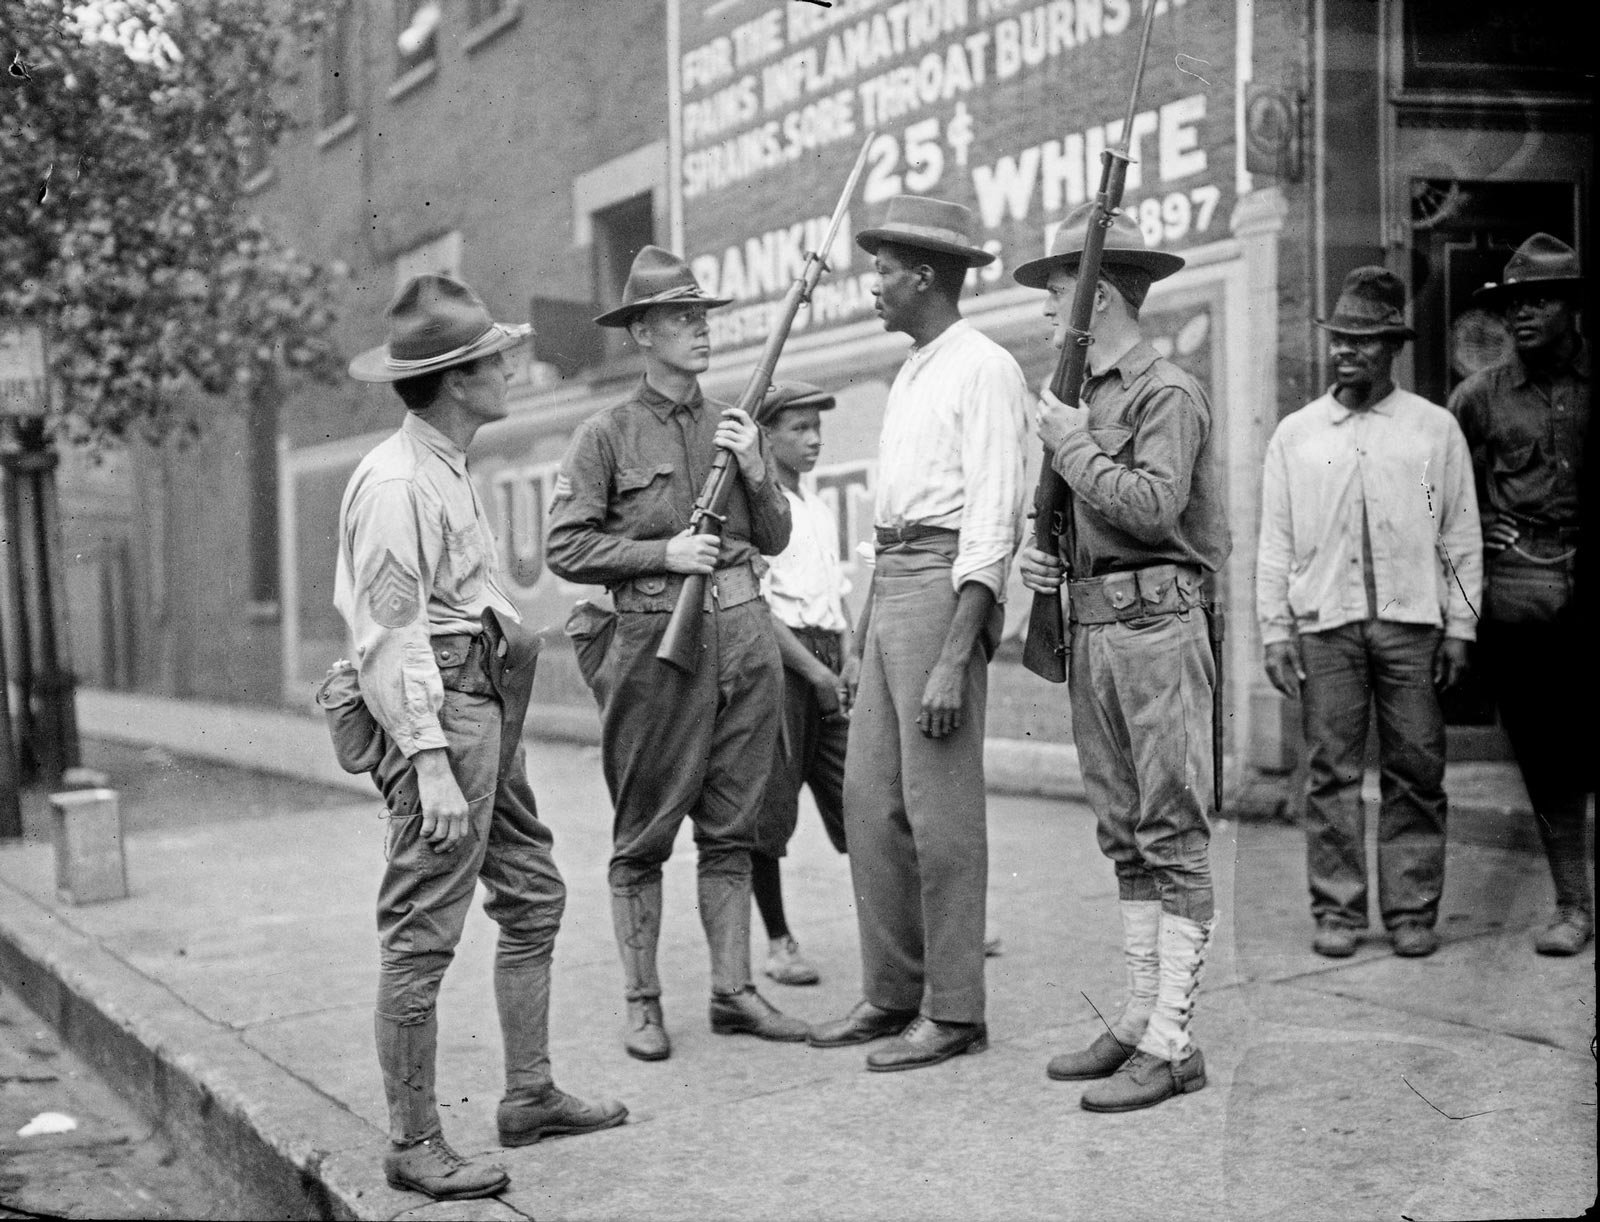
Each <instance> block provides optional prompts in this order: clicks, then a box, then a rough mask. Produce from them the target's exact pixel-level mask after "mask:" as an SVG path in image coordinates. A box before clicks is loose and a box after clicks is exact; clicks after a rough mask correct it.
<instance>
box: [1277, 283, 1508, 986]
mask: <svg viewBox="0 0 1600 1222" xmlns="http://www.w3.org/2000/svg"><path fill="white" fill-rule="evenodd" d="M1405 301H1406V294H1405V286H1404V285H1402V284H1401V283H1400V280H1399V278H1398V277H1397V276H1395V275H1394V273H1392V272H1390V271H1387V270H1385V269H1384V268H1382V267H1358V268H1356V269H1355V270H1354V271H1352V272H1351V273H1350V274H1349V275H1348V276H1347V277H1346V278H1345V282H1344V288H1343V289H1342V291H1341V292H1340V294H1339V300H1338V302H1337V303H1336V304H1335V305H1334V309H1333V314H1332V316H1331V317H1329V318H1328V319H1326V320H1325V321H1319V322H1318V323H1317V325H1318V326H1319V327H1321V328H1322V329H1323V330H1324V331H1327V332H1328V358H1329V361H1330V363H1331V364H1332V367H1333V379H1334V381H1333V386H1332V388H1331V389H1330V390H1329V391H1328V393H1327V394H1325V395H1323V396H1322V397H1321V398H1320V399H1317V400H1315V401H1314V402H1312V403H1310V404H1308V405H1306V406H1305V407H1302V408H1301V409H1300V410H1299V411H1296V412H1293V413H1291V414H1290V415H1289V416H1287V417H1285V418H1284V419H1283V421H1282V422H1281V423H1280V424H1279V425H1278V427H1277V429H1276V430H1275V431H1274V433H1273V435H1272V440H1271V442H1270V443H1269V444H1268V446H1267V457H1266V470H1265V472H1264V474H1263V478H1262V486H1261V537H1260V543H1259V547H1258V550H1257V555H1256V616H1257V619H1258V621H1259V623H1260V626H1261V640H1262V644H1263V646H1264V647H1265V651H1266V659H1265V660H1266V669H1267V677H1268V678H1269V679H1270V680H1271V681H1272V685H1273V686H1274V687H1275V688H1277V689H1278V690H1279V691H1280V692H1282V693H1283V694H1284V695H1285V696H1289V697H1291V698H1294V697H1298V698H1299V699H1300V701H1301V716H1302V719H1303V724H1304V728H1305V740H1306V750H1307V752H1308V754H1309V765H1310V776H1309V780H1308V790H1307V794H1306V816H1305V827H1306V875H1307V879H1308V881H1309V883H1310V888H1311V914H1312V916H1313V917H1314V918H1315V919H1316V923H1317V933H1316V937H1315V940H1314V941H1313V942H1312V949H1314V950H1315V951H1316V952H1317V953H1318V954H1319V955H1326V956H1328V957H1330V958H1344V957H1346V956H1349V955H1352V954H1354V953H1355V950H1356V941H1357V930H1360V929H1364V928H1366V925H1367V847H1366V834H1365V833H1366V817H1365V811H1364V809H1363V803H1362V799H1361V777H1362V772H1363V760H1364V756H1365V753H1366V744H1367V725H1368V718H1369V716H1370V709H1371V708H1372V707H1373V706H1376V709H1377V719H1378V748H1379V769H1380V777H1381V792H1382V796H1381V800H1380V803H1379V806H1378V911H1379V913H1380V915H1381V917H1382V919H1383V924H1384V927H1385V928H1386V929H1388V930H1389V933H1390V936H1391V937H1392V938H1393V941H1394V951H1395V954H1397V955H1404V956H1410V957H1416V956H1421V955H1431V954H1432V953H1433V952H1434V951H1435V950H1436V949H1437V948H1438V945H1439V937H1438V935H1437V934H1436V933H1435V932H1434V925H1435V922H1436V921H1437V920H1438V916H1439V896H1440V893H1441V892H1442V890H1443V888H1444V860H1445V815H1446V808H1447V803H1446V799H1445V791H1444V763H1445V731H1444V713H1443V711H1442V710H1441V708H1440V706H1439V690H1440V689H1442V688H1445V687H1448V686H1450V685H1451V684H1453V683H1455V682H1456V681H1457V680H1458V679H1459V677H1460V676H1461V675H1462V674H1463V673H1464V672H1465V670H1466V665H1467V643H1468V642H1469V641H1471V640H1472V639H1473V637H1474V636H1475V635H1476V614H1475V611H1474V608H1475V607H1476V606H1477V603H1478V588H1479V585H1480V580H1481V573H1482V561H1481V556H1480V539H1479V535H1478V507H1477V498H1476V497H1475V496H1474V495H1473V490H1472V463H1471V459H1470V458H1469V456H1468V454H1467V445H1466V442H1465V440H1464V439H1463V438H1462V436H1461V430H1460V429H1459V428H1458V427H1457V426H1456V422H1455V421H1454V420H1453V419H1452V418H1451V416H1450V413H1449V412H1447V411H1445V410H1444V408H1442V407H1439V406H1437V405H1435V404H1433V403H1429V402H1428V401H1427V400H1426V399H1423V398H1421V397H1420V396H1418V395H1414V394H1411V393H1410V392H1408V391H1404V390H1401V389H1399V388H1398V387H1397V386H1396V385H1395V384H1394V379H1393V377H1392V375H1391V367H1392V365H1393V364H1394V359H1395V357H1396V356H1397V355H1398V354H1399V352H1400V348H1401V345H1402V344H1404V343H1405V342H1406V341H1407V340H1409V339H1413V338H1415V333H1414V332H1413V331H1412V330H1411V328H1410V327H1408V326H1407V325H1406V321H1405Z"/></svg>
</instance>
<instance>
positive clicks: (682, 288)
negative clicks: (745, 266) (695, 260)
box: [595, 246, 733, 327]
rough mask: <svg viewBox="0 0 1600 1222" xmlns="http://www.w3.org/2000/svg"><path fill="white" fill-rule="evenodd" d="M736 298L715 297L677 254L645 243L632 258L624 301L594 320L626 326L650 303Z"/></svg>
mask: <svg viewBox="0 0 1600 1222" xmlns="http://www.w3.org/2000/svg"><path fill="white" fill-rule="evenodd" d="M732 300H733V298H731V297H713V296H711V295H710V294H709V293H707V292H705V291H704V290H703V289H701V287H700V282H699V281H698V280H696V279H695V278H694V272H693V271H692V270H690V267H689V265H688V264H687V263H685V262H684V261H683V260H682V259H680V258H678V256H677V255H675V254H673V253H672V252H671V251H670V250H663V249H662V248H661V247H659V246H646V247H644V248H643V249H641V250H640V251H639V253H638V254H636V255H635V256H634V257H633V266H632V267H631V268H630V269H629V270H628V283H627V284H625V285H624V286H623V288H622V304H621V305H619V306H617V307H616V308H615V309H612V310H607V311H606V312H605V313H604V314H601V315H600V316H599V317H598V318H596V319H595V322H597V323H599V324H600V325H601V326H602V327H626V326H627V325H628V324H629V323H630V322H632V321H633V320H634V319H635V318H637V317H639V315H641V314H643V313H644V312H645V311H646V310H648V309H649V308H650V307H651V306H657V305H673V304H676V303H678V302H686V303H688V304H691V305H703V306H705V307H706V308H708V309H709V308H711V307H712V306H725V305H727V304H728V303H729V302H730V301H732Z"/></svg>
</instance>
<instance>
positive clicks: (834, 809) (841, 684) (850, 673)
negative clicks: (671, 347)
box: [750, 382, 861, 984]
mask: <svg viewBox="0 0 1600 1222" xmlns="http://www.w3.org/2000/svg"><path fill="white" fill-rule="evenodd" d="M833 406H834V398H833V396H832V395H830V394H828V393H827V392H826V391H824V390H822V389H821V388H820V387H816V386H812V385H811V384H810V383H808V382H787V383H784V384H781V385H774V386H773V387H772V388H771V389H770V390H769V391H768V392H767V401H766V404H765V408H764V415H765V417H766V418H765V421H764V423H763V425H762V432H763V433H764V434H765V437H766V442H767V455H768V457H769V458H771V459H772V469H773V474H774V475H775V476H776V477H777V482H778V486H779V487H781V488H782V489H783V494H784V496H785V497H787V498H788V501H789V517H790V520H791V521H792V522H793V524H794V529H793V532H792V533H791V534H790V536H789V546H788V547H786V548H784V549H783V551H782V552H780V553H779V554H778V555H776V556H774V557H772V560H771V562H770V566H769V568H768V570H767V572H766V575H765V576H763V577H762V579H761V594H762V596H763V597H764V598H765V599H766V600H767V605H768V606H769V607H770V608H771V609H772V635H773V637H774V638H776V640H777V642H778V652H779V653H780V654H781V655H782V656H783V688H784V690H783V721H782V723H781V726H780V731H779V741H778V758H777V760H776V761H774V763H773V766H772V778H771V779H770V780H769V781H768V782H767V793H766V799H765V802H764V804H763V809H762V816H761V819H760V820H759V822H758V826H757V840H758V844H757V845H756V847H755V848H753V849H752V850H751V851H750V889H751V892H752V894H753V895H754V896H755V901H756V908H757V910H758V911H759V912H760V913H761V920H762V923H763V924H764V925H765V926H766V929H767V944H768V951H767V963H766V973H767V975H768V976H770V977H772V979H774V980H776V981H777V982H778V983H780V984H816V983H817V981H818V980H820V979H821V975H820V973H818V971H817V969H816V967H815V966H814V965H813V964H812V963H811V962H810V961H809V960H807V959H806V958H805V956H803V955H802V954H801V953H800V946H799V943H797V942H796V941H795V938H794V935H793V934H792V933H791V932H790V930H789V922H788V918H787V916H786V915H785V913H784V909H783V882H782V876H781V872H780V870H781V867H780V864H779V863H780V862H781V860H782V858H783V856H784V853H785V852H786V851H787V848H788V844H789V838H790V837H791V836H793V835H794V829H795V826H796V824H797V823H798V822H799V818H800V787H801V786H802V785H807V786H809V787H810V789H811V796H812V798H813V799H814V800H815V801H816V804H817V813H818V814H820V815H821V816H822V827H823V830H824V831H826V832H827V834H828V839H829V840H830V841H831V842H832V843H833V847H834V848H836V849H838V850H839V852H841V853H843V852H844V851H845V833H844V761H845V746H846V742H847V740H848V737H849V733H850V718H849V713H848V710H849V707H850V696H851V694H852V692H853V691H854V689H855V685H856V680H857V678H858V677H859V675H860V673H861V660H860V658H859V657H857V656H856V653H855V650H854V648H853V647H852V640H851V632H850V621H849V620H848V619H846V618H845V610H844V596H845V594H846V593H848V592H849V583H848V582H847V581H846V580H845V576H844V571H843V570H842V569H841V567H840V565H839V521H838V519H837V518H836V517H834V514H833V511H832V510H831V509H829V508H828V506H827V505H826V504H825V503H824V502H823V500H822V498H821V497H819V496H818V495H817V494H816V493H815V492H813V491H812V490H811V489H809V488H807V487H805V486H803V485H802V484H801V482H800V477H801V475H803V474H804V473H806V472H808V471H810V470H811V469H812V468H814V467H815V466H816V465H817V456H818V455H819V454H820V453H821V452H822V413H823V412H825V411H830V410H832V408H833Z"/></svg>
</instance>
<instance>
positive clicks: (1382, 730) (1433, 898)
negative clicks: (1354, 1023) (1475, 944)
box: [1300, 620, 1446, 929]
mask: <svg viewBox="0 0 1600 1222" xmlns="http://www.w3.org/2000/svg"><path fill="white" fill-rule="evenodd" d="M1442 635H1443V634H1442V632H1441V630H1440V629H1438V628H1431V627H1428V626H1427V625H1423V624H1392V623H1386V622H1384V621H1382V620H1365V621H1362V622H1361V623H1355V624H1345V625H1343V626H1342V627H1339V628H1333V629H1330V630H1328V631H1327V632H1313V633H1306V634H1304V635H1302V636H1301V638H1300V649H1301V658H1302V661H1303V664H1304V666H1305V671H1306V679H1305V683H1304V684H1303V685H1302V688H1301V712H1302V715H1303V720H1304V728H1305V738H1306V748H1307V752H1308V754H1309V760H1310V769H1311V776H1310V789H1309V791H1308V793H1307V797H1306V819H1305V823H1306V875H1307V880H1308V882H1309V884H1310V888H1311V913H1312V915H1313V916H1315V917H1317V918H1318V919H1319V920H1320V919H1323V918H1326V919H1328V920H1329V921H1332V922H1334V923H1337V924H1340V925H1347V926H1350V927H1352V928H1357V929H1364V928H1366V926H1367V923H1368V918H1367V848H1366V810H1365V807H1364V806H1363V803H1362V800H1361V777H1362V771H1363V763H1364V758H1365V752H1366V745H1367V728H1368V725H1369V724H1370V720H1369V719H1370V716H1371V712H1372V710H1373V709H1374V708H1375V709H1376V710H1377V715H1378V768H1379V777H1380V782H1379V792H1380V801H1379V806H1378V911H1379V913H1380V914H1381V915H1382V918H1383V924H1384V926H1385V928H1388V929H1393V928H1394V927H1395V926H1396V925H1398V924H1399V923H1401V922H1402V921H1420V922H1421V923H1422V924H1424V925H1428V926H1430V927H1431V926H1432V925H1433V924H1434V922H1435V921H1436V920H1437V919H1438V914H1439V895H1440V893H1441V892H1442V891H1443V889H1444V853H1445V813H1446V801H1445V792H1444V746H1445V740H1444V714H1443V712H1442V711H1441V709H1440V707H1439V695H1438V692H1437V691H1435V689H1434V685H1433V663H1434V655H1435V654H1436V653H1437V652H1438V649H1439V642H1440V639H1441V637H1442Z"/></svg>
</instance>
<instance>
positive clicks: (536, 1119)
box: [494, 943, 628, 1146]
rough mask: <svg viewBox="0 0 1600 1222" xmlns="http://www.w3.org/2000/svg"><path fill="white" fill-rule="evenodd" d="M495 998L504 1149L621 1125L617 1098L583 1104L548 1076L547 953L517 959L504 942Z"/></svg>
mask: <svg viewBox="0 0 1600 1222" xmlns="http://www.w3.org/2000/svg"><path fill="white" fill-rule="evenodd" d="M494 1000H495V1006H496V1007H497V1008H498V1010H499V1012H500V1035H501V1039H502V1041H503V1042H504V1044H505V1053H506V1093H505V1098H503V1099H502V1100H501V1101H500V1107H499V1109H498V1111H497V1113H496V1120H497V1121H498V1124H499V1130H500V1144H501V1145H502V1146H528V1145H532V1144H533V1143H534V1142H536V1141H538V1140H540V1139H541V1138H544V1137H559V1136H562V1135H564V1134H577V1133H593V1132H596V1131H598V1130H600V1129H609V1128H611V1127H612V1126H614V1125H619V1124H621V1123H622V1122H623V1121H624V1120H626V1119H627V1117H628V1109H627V1108H625V1107H623V1106H622V1104H620V1103H617V1102H616V1101H615V1100H611V1099H602V1100H598V1101H596V1102H593V1103H588V1102H585V1101H584V1100H582V1099H578V1098H576V1097H575V1096H573V1095H569V1094H567V1093H566V1092H565V1091H563V1090H560V1089H559V1088H557V1086H556V1084H555V1081H554V1079H553V1078H552V1077H551V1074H550V955H549V952H548V951H545V952H543V953H541V954H535V955H519V954H517V953H516V949H515V948H508V947H507V946H506V945H505V944H504V943H502V945H501V952H500V954H499V955H498V956H497V959H496V962H495V969H494Z"/></svg>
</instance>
